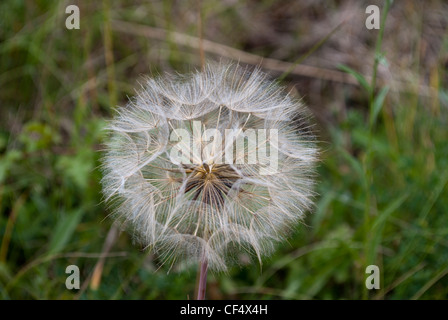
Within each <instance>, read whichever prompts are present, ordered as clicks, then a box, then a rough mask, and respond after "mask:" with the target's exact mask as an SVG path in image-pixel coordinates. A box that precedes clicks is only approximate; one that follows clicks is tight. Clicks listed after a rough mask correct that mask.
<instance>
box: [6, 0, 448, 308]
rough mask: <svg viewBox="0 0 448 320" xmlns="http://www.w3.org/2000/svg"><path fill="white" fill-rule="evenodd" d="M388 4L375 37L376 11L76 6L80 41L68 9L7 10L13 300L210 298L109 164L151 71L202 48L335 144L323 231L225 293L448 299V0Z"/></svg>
mask: <svg viewBox="0 0 448 320" xmlns="http://www.w3.org/2000/svg"><path fill="white" fill-rule="evenodd" d="M373 2H375V1H373ZM385 3H386V4H383V3H379V2H378V5H379V7H380V9H381V20H382V24H381V26H382V27H381V29H380V30H368V29H367V28H366V27H365V19H366V17H367V14H366V13H365V8H366V6H367V5H368V4H370V3H364V2H360V1H343V2H342V3H341V1H336V0H335V1H325V2H323V1H317V2H314V1H313V2H312V3H311V2H309V3H308V2H302V1H278V0H263V1H253V0H242V1H220V0H211V1H202V3H201V2H200V1H193V0H191V1H174V0H171V1H170V0H155V1H131V0H120V1H108V0H104V1H102V2H99V1H73V4H76V5H78V6H79V8H80V13H81V16H80V29H79V30H75V29H74V30H68V29H67V28H66V27H65V19H66V18H67V16H68V14H66V13H65V7H66V6H67V5H68V4H67V3H66V2H63V1H61V2H55V1H49V0H38V1H32V2H26V3H25V2H24V1H18V0H7V1H2V2H1V3H0V88H1V90H0V243H1V245H0V297H1V298H2V299H187V298H192V297H193V296H194V287H195V278H196V272H195V270H191V271H190V272H184V273H176V272H175V270H169V266H161V267H160V265H159V260H158V257H157V256H155V255H153V254H152V253H151V252H147V251H146V250H144V248H141V247H138V246H136V245H134V244H133V243H132V238H131V237H130V236H129V235H128V234H127V233H121V232H119V231H118V230H117V229H116V227H114V226H113V224H112V220H110V219H108V218H107V215H108V214H109V213H110V212H108V209H107V208H106V206H105V205H104V203H103V202H102V197H101V192H100V190H101V189H100V185H99V181H100V179H101V172H100V171H99V170H98V166H99V161H98V159H99V158H100V156H101V149H102V139H103V130H102V129H103V128H104V125H105V123H106V121H107V119H110V118H111V116H112V114H113V108H114V106H116V105H123V104H125V103H126V101H127V96H132V95H133V93H134V92H133V88H135V87H136V86H137V85H138V80H140V79H141V75H142V74H157V73H161V72H165V71H170V72H172V71H179V72H183V71H188V70H190V69H192V68H196V67H198V66H199V65H200V61H201V55H200V51H201V48H202V49H203V50H204V51H203V52H204V53H205V57H206V58H207V59H220V58H221V57H224V58H226V59H235V60H239V61H240V62H241V63H243V64H249V65H260V66H261V67H262V68H263V69H264V70H265V71H266V72H269V73H271V74H272V76H273V77H281V79H282V81H283V82H284V83H285V84H286V85H288V86H289V87H290V88H291V90H292V91H293V93H294V92H297V94H298V95H303V96H304V98H303V100H304V102H305V103H307V104H308V105H309V107H310V109H311V111H312V112H313V114H314V118H315V130H316V131H317V133H318V135H319V137H320V138H319V140H320V147H321V149H322V155H321V157H322V159H321V162H320V166H319V168H318V175H317V177H318V184H317V189H316V191H317V195H316V199H315V201H316V208H315V210H314V212H313V213H310V214H309V216H308V218H307V219H306V221H305V225H301V226H299V227H298V228H297V231H296V233H295V234H293V235H292V237H291V238H290V241H289V242H288V243H285V244H283V245H281V246H279V248H278V250H277V252H276V254H275V255H274V256H273V257H272V258H270V259H268V260H266V261H264V262H263V265H262V266H259V265H255V266H248V265H246V264H245V261H247V258H246V257H244V256H241V258H240V260H241V268H238V267H236V268H234V269H232V270H231V271H230V272H229V273H228V274H212V275H211V277H210V278H209V283H208V291H207V295H208V298H209V299H227V298H235V299H363V298H364V299H446V298H447V297H448V276H447V274H448V212H447V208H448V187H447V183H448V170H447V169H446V168H448V144H447V137H448V130H447V128H448V116H447V108H448V87H447V82H448V77H447V71H446V66H447V63H448V37H447V32H446V30H447V26H448V6H447V4H445V3H444V2H443V1H430V2H425V3H423V2H421V3H420V2H411V1H400V2H398V1H397V2H395V3H393V4H392V5H391V6H390V10H388V4H389V2H385ZM201 30H202V31H201ZM201 39H203V41H201ZM262 57H264V59H262ZM372 264H373V265H377V266H378V267H379V269H380V272H381V288H380V289H379V290H367V289H366V286H365V280H366V277H367V276H368V274H366V273H365V270H366V267H367V266H368V265H372ZM68 265H77V266H78V267H79V268H80V271H81V288H80V289H79V290H68V289H67V288H66V286H65V281H66V278H67V276H68V274H66V273H65V270H66V267H67V266H68ZM159 267H160V268H159Z"/></svg>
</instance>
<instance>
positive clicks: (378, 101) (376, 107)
mask: <svg viewBox="0 0 448 320" xmlns="http://www.w3.org/2000/svg"><path fill="white" fill-rule="evenodd" d="M388 92H389V87H387V86H386V87H384V88H382V89H381V91H380V92H379V93H378V95H377V96H376V97H375V100H374V101H373V107H372V114H371V117H370V123H371V124H372V125H374V124H375V123H376V118H377V117H378V114H379V113H380V111H381V108H382V107H383V104H384V99H385V98H386V95H387V93H388Z"/></svg>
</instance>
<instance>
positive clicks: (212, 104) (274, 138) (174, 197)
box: [102, 63, 318, 271]
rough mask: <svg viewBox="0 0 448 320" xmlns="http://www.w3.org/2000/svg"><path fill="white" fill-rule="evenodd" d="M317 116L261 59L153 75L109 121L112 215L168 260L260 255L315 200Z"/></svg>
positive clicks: (106, 185) (216, 264)
mask: <svg viewBox="0 0 448 320" xmlns="http://www.w3.org/2000/svg"><path fill="white" fill-rule="evenodd" d="M307 119H308V116H307V111H306V108H305V107H304V105H303V104H302V102H301V101H300V100H298V99H296V98H294V97H292V96H291V95H290V94H288V93H287V92H286V91H285V89H284V88H283V87H282V86H280V85H278V84H277V83H275V82H273V81H271V80H269V79H268V76H267V75H266V74H265V73H263V72H262V71H261V70H259V69H255V70H249V69H247V68H244V67H242V66H240V65H238V64H227V63H210V64H208V65H206V67H205V68H204V70H202V71H197V72H193V73H191V74H188V75H174V76H172V75H166V76H161V77H158V78H154V79H150V78H148V79H145V81H144V82H143V83H142V84H141V88H140V89H139V90H137V93H136V95H135V97H134V98H133V99H132V100H131V101H130V102H129V103H128V104H127V106H126V107H123V108H119V109H118V110H117V114H116V116H115V117H114V119H112V120H111V122H110V125H109V127H108V131H109V137H108V139H107V143H106V152H105V155H104V157H103V159H102V160H103V161H102V162H103V165H102V169H103V173H104V175H103V179H102V185H103V193H104V196H105V199H106V200H107V201H108V203H110V204H111V208H112V210H113V217H114V218H115V219H117V220H118V221H119V222H120V223H122V225H123V227H125V228H127V229H128V230H129V231H130V232H131V233H132V234H133V235H134V236H135V239H136V240H137V241H139V242H141V243H142V244H143V245H144V246H145V247H149V248H152V249H153V250H154V251H155V252H156V253H157V254H158V255H159V256H160V257H161V258H162V259H163V261H171V262H172V263H174V262H180V263H181V264H182V265H183V264H187V265H188V264H192V263H195V262H198V261H202V260H204V259H206V260H207V262H208V266H209V268H210V269H211V270H214V271H223V270H227V268H228V267H229V266H230V265H231V264H232V263H233V262H235V260H237V259H236V258H235V257H237V256H238V254H239V253H241V252H250V253H252V254H253V255H254V256H255V257H257V259H258V260H259V261H260V262H261V258H262V257H263V256H267V255H269V254H270V253H272V251H273V250H274V248H275V244H276V243H277V242H279V241H282V240H284V239H285V238H286V237H287V236H288V234H289V232H290V231H291V230H293V229H294V228H295V227H296V226H297V224H298V223H299V222H300V221H301V220H303V218H304V217H305V214H306V212H307V211H308V210H309V209H310V208H311V206H312V197H313V169H314V165H315V162H316V158H317V153H318V150H317V147H316V145H315V142H314V137H313V135H312V134H311V133H310V132H311V131H310V130H308V127H307V126H308V125H307ZM198 132H199V134H198ZM229 132H231V133H232V134H231V135H228V133H229ZM272 132H275V135H274V134H273V133H272ZM238 146H239V149H238ZM190 149H191V150H190ZM185 150H188V152H185ZM195 150H196V151H198V152H194V151H195ZM190 151H191V152H190ZM179 154H181V156H179ZM273 155H275V156H276V159H275V166H273V165H272V163H273Z"/></svg>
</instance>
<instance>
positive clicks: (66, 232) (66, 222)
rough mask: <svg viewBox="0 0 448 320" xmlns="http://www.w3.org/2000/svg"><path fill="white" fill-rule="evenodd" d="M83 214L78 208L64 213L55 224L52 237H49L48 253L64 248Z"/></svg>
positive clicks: (54, 252)
mask: <svg viewBox="0 0 448 320" xmlns="http://www.w3.org/2000/svg"><path fill="white" fill-rule="evenodd" d="M83 214H84V210H83V209H78V210H76V211H73V212H71V213H70V214H67V215H65V216H64V217H63V218H62V219H61V220H60V221H59V223H58V224H57V225H56V228H55V231H54V233H53V237H52V238H51V241H50V244H49V247H48V252H47V254H48V255H51V254H56V253H58V252H60V251H61V250H63V249H64V247H65V245H66V244H67V243H68V241H69V240H70V238H71V237H72V235H73V233H74V232H75V229H76V227H77V226H78V224H79V221H80V220H81V217H82V215H83Z"/></svg>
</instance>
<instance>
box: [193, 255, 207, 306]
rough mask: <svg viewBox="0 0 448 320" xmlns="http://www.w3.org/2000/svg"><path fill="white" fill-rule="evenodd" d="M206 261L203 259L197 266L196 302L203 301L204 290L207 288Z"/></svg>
mask: <svg viewBox="0 0 448 320" xmlns="http://www.w3.org/2000/svg"><path fill="white" fill-rule="evenodd" d="M207 267H208V263H207V260H206V259H204V260H202V261H201V263H200V265H199V285H198V296H197V298H196V300H204V299H205V289H206V288H207Z"/></svg>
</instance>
